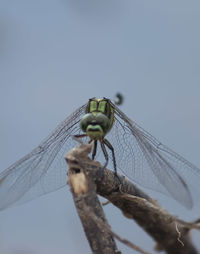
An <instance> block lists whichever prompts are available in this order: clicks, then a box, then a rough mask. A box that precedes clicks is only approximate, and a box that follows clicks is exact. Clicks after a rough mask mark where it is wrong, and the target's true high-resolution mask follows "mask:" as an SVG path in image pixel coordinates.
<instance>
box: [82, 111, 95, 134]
mask: <svg viewBox="0 0 200 254" xmlns="http://www.w3.org/2000/svg"><path fill="white" fill-rule="evenodd" d="M93 120H94V116H93V115H92V113H88V114H85V115H84V116H83V118H82V119H81V121H80V127H81V130H82V131H84V132H86V129H87V127H88V125H89V124H90V123H91V122H92V121H93Z"/></svg>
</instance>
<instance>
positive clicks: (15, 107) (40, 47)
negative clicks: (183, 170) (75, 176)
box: [0, 0, 200, 254]
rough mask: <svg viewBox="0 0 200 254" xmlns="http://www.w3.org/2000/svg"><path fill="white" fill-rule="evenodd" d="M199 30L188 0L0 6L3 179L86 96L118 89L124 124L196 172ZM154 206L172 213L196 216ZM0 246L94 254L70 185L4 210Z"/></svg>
mask: <svg viewBox="0 0 200 254" xmlns="http://www.w3.org/2000/svg"><path fill="white" fill-rule="evenodd" d="M199 25H200V2H199V1H193V0H191V1H185V0H178V1H174V0H173V1H171V0H168V1H160V0H157V1H156V0H152V1H141V0H138V1H134V0H127V1H122V0H115V1H114V0H110V1H108V0H101V1H97V0H84V1H83V0H48V1H47V0H42V1H41V0H40V1H39V0H34V1H31V0H29V1H27V0H26V1H25V0H18V1H13V0H0V119H1V124H0V140H1V142H0V154H1V156H0V157H1V165H0V171H2V170H3V169H5V168H6V167H8V166H10V164H12V163H13V162H15V161H16V160H17V159H19V158H20V157H22V156H23V155H25V154H26V153H27V152H29V151H30V150H32V148H34V147H35V146H37V145H38V143H40V141H41V140H43V139H44V137H46V136H47V135H48V134H49V132H50V131H52V129H54V128H55V127H56V125H57V124H58V123H59V122H60V121H62V120H63V119H64V118H65V117H67V116H68V115H69V114H70V113H71V112H73V110H75V109H76V108H78V107H79V106H81V105H82V104H84V103H85V102H86V101H87V100H88V98H90V97H94V96H96V97H103V96H104V97H109V98H111V99H112V98H113V96H114V94H115V93H116V92H117V91H120V92H122V93H123V94H124V96H125V102H124V105H123V106H122V110H123V111H124V112H125V113H126V114H127V115H128V116H129V117H130V118H132V119H133V120H134V121H136V122H137V123H138V124H140V125H141V126H142V127H144V128H145V129H146V130H148V131H149V132H150V133H152V134H153V135H154V136H156V137H157V138H159V139H160V140H161V141H162V142H163V143H165V144H167V145H168V146H169V147H171V148H172V149H173V150H175V151H177V152H178V153H180V154H181V155H183V156H184V157H186V158H187V159H188V160H190V161H192V162H193V163H194V164H196V165H198V166H200V157H199V150H200V133H199V130H200V114H199V112H200V33H199ZM160 199H161V202H163V204H166V206H167V208H169V209H171V210H172V211H174V213H176V214H178V215H181V216H183V217H184V216H185V217H191V218H193V217H192V216H193V215H194V214H196V213H192V212H190V211H186V210H185V209H184V208H182V207H176V204H175V202H174V201H172V200H171V199H167V198H166V197H164V196H162V197H161V198H160ZM105 210H106V213H107V216H108V218H109V221H110V222H111V225H112V227H113V229H114V230H115V231H116V232H117V233H118V234H120V235H121V236H123V237H127V238H128V239H129V240H131V241H133V242H134V243H137V244H139V245H140V246H142V247H143V248H145V249H146V250H151V249H152V248H153V246H154V243H153V241H151V239H150V238H149V237H148V236H147V235H146V234H145V233H143V232H142V230H141V229H139V228H138V227H137V226H136V225H135V224H134V223H132V222H130V221H129V220H127V219H126V218H124V217H123V216H122V215H121V213H120V212H119V211H118V210H117V209H115V208H112V207H111V205H110V206H107V207H106V208H105ZM195 237H196V242H197V237H199V235H198V234H197V233H196V234H195V232H194V238H195ZM0 246H1V248H2V250H3V251H4V254H19V253H20V254H21V253H22V250H23V251H26V252H25V253H26V254H29V253H30V254H32V253H33V254H54V253H57V254H64V253H74V254H76V253H77V254H78V253H90V251H89V247H88V244H87V241H86V239H85V236H84V234H83V232H82V228H81V225H80V222H79V219H78V217H77V215H76V210H75V208H74V205H73V202H72V198H71V194H70V192H69V188H68V186H67V187H66V188H64V189H62V190H60V191H57V192H55V193H52V194H49V195H46V196H43V197H41V198H39V199H36V200H35V201H32V202H30V203H27V204H24V205H22V206H19V207H16V208H12V209H8V210H6V211H3V212H1V213H0ZM119 246H120V249H122V250H124V253H133V252H132V251H131V250H129V249H127V248H126V247H123V246H122V245H119ZM198 247H199V249H200V244H199V246H198ZM66 250H67V252H66ZM2 253H3V252H2ZM152 253H153V250H152Z"/></svg>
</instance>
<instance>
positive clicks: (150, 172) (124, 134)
mask: <svg viewBox="0 0 200 254" xmlns="http://www.w3.org/2000/svg"><path fill="white" fill-rule="evenodd" d="M112 105H113V104H112ZM113 107H114V108H115V116H116V121H115V123H114V125H113V128H112V130H111V131H110V133H109V134H108V135H107V136H106V137H107V139H108V140H109V141H110V142H111V144H112V145H113V147H114V150H115V155H116V160H117V168H119V169H121V171H123V173H124V174H125V175H126V176H127V177H128V178H130V179H131V180H133V181H134V182H137V183H139V184H141V185H142V186H144V187H147V188H151V189H153V190H157V191H160V192H162V193H164V194H167V195H170V196H172V197H173V198H174V199H176V200H177V201H178V202H180V203H181V204H183V205H184V206H186V207H188V208H191V207H192V206H193V199H194V196H195V195H196V189H195V187H197V189H198V186H199V182H200V169H199V168H197V167H196V166H194V165H192V164H191V163H190V162H188V161H187V160H185V159H184V158H183V157H181V156H180V155H178V154H177V153H175V152H173V151H172V150H170V149H169V148H167V147H166V146H164V145H163V144H161V143H160V142H159V141H158V140H157V139H155V138H154V137H153V136H151V135H150V134H149V133H148V132H146V131H145V130H143V129H142V128H141V127H139V126H138V125H137V124H135V123H134V122H133V121H131V120H130V119H129V118H128V117H127V116H126V115H125V114H124V113H123V112H122V111H120V110H119V109H118V108H117V107H116V106H115V105H113Z"/></svg>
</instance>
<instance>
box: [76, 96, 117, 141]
mask: <svg viewBox="0 0 200 254" xmlns="http://www.w3.org/2000/svg"><path fill="white" fill-rule="evenodd" d="M85 113H86V114H85V115H84V116H83V118H82V119H81V122H80V127H81V129H82V131H84V132H86V134H87V135H88V136H89V137H90V138H91V139H92V140H98V139H102V138H103V137H104V136H105V135H106V134H107V133H108V132H109V130H110V129H111V128H112V125H113V123H114V120H115V118H114V108H113V107H112V106H111V104H110V101H109V100H108V99H90V100H89V102H88V105H87V107H86V112H85Z"/></svg>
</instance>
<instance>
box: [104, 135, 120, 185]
mask: <svg viewBox="0 0 200 254" xmlns="http://www.w3.org/2000/svg"><path fill="white" fill-rule="evenodd" d="M103 142H104V144H105V145H106V146H107V147H108V148H109V149H110V150H111V152H112V158H113V165H114V170H115V176H116V178H117V179H118V181H119V184H121V183H122V181H121V179H120V178H119V176H118V174H117V164H116V159H115V151H114V148H113V146H112V145H111V143H110V142H109V141H108V140H107V139H103Z"/></svg>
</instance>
